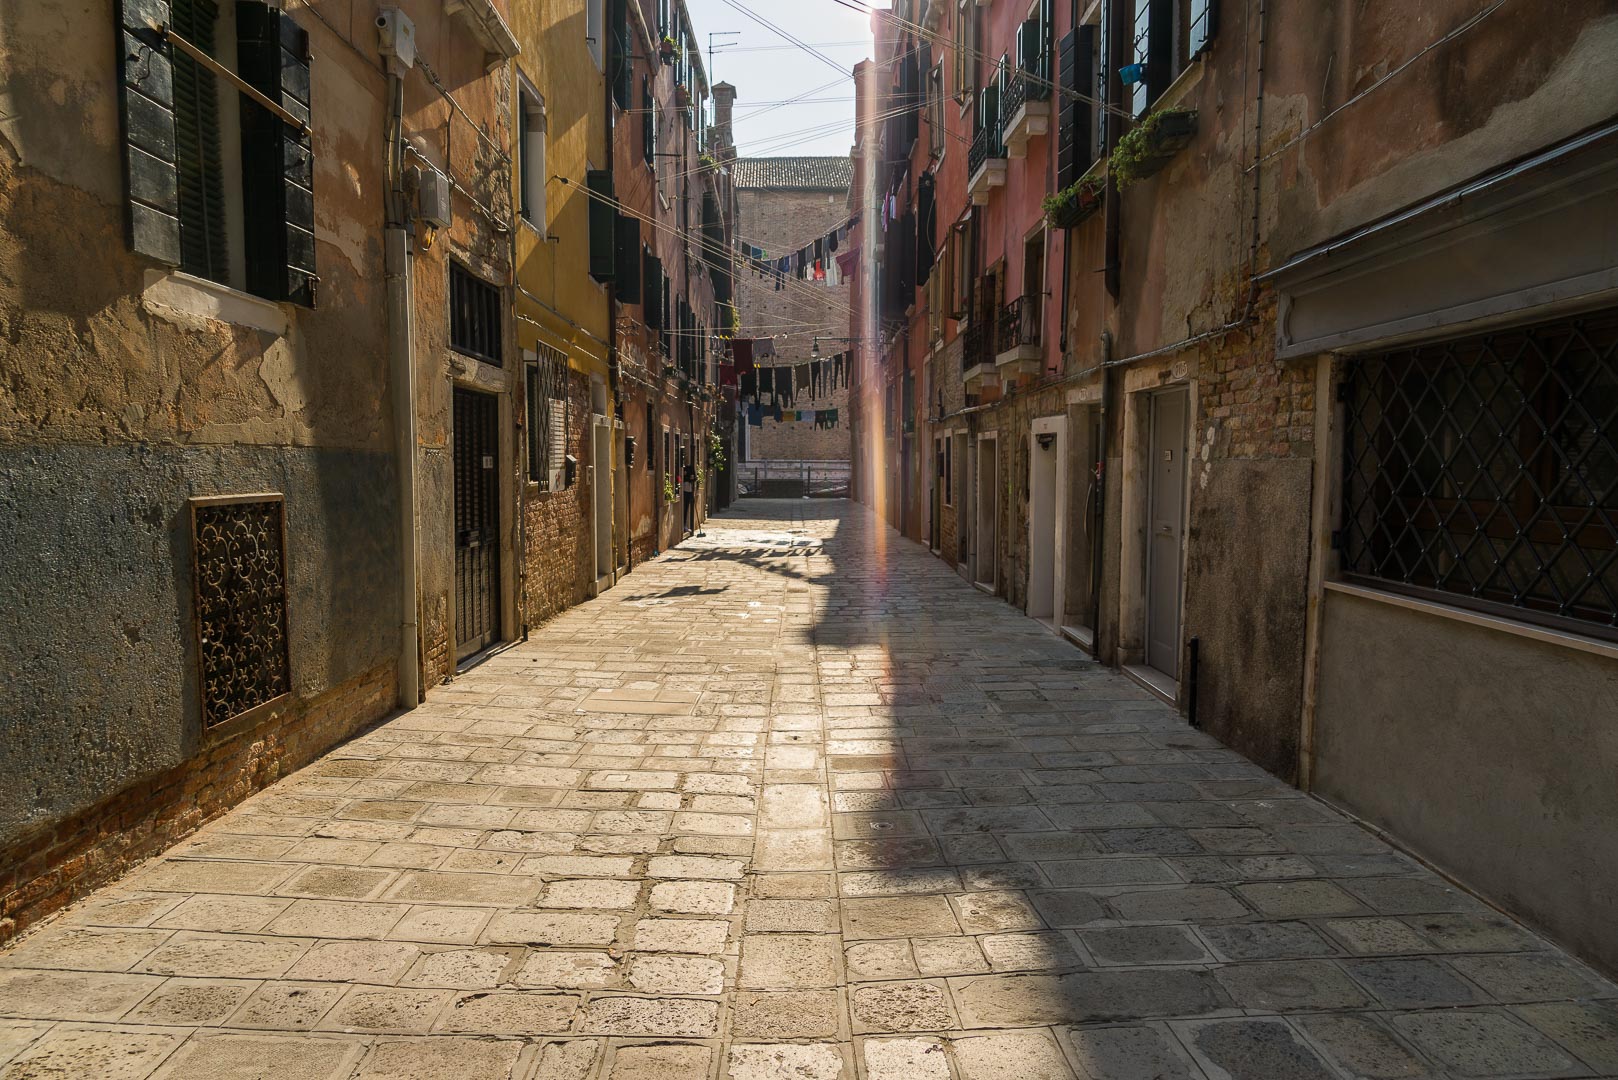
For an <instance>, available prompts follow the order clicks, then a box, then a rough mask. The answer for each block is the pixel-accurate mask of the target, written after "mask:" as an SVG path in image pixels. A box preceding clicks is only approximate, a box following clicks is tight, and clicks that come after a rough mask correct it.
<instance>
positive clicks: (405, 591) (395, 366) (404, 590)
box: [384, 73, 421, 709]
mask: <svg viewBox="0 0 1618 1080" xmlns="http://www.w3.org/2000/svg"><path fill="white" fill-rule="evenodd" d="M388 91H389V93H388V157H387V170H388V177H387V188H386V191H387V204H388V205H387V211H388V221H387V228H386V236H385V246H384V255H385V259H386V262H385V274H386V280H387V308H388V375H389V379H390V381H391V383H392V389H393V428H394V431H393V436H394V454H395V469H396V471H397V473H398V500H399V522H398V536H399V562H400V574H399V656H398V669H399V670H398V677H397V682H398V702H399V707H400V708H401V709H414V708H415V707H416V706H417V705H419V704H420V703H421V636H420V629H419V625H418V616H417V611H418V603H417V596H416V592H417V576H418V574H417V561H418V554H417V550H416V348H415V319H414V310H413V308H414V302H415V279H414V265H413V259H414V255H413V254H412V251H411V237H410V227H409V223H408V220H407V219H408V216H409V214H408V205H407V197H406V193H405V191H404V172H403V154H402V152H401V147H402V142H403V130H402V129H403V126H404V80H403V79H402V78H401V77H400V76H399V75H396V74H391V73H390V74H389V75H388Z"/></svg>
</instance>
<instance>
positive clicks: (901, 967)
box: [844, 939, 920, 979]
mask: <svg viewBox="0 0 1618 1080" xmlns="http://www.w3.org/2000/svg"><path fill="white" fill-rule="evenodd" d="M844 956H845V959H846V962H847V964H848V977H849V978H850V979H903V978H907V977H913V976H915V975H917V974H919V973H920V972H919V971H918V970H917V968H916V961H915V957H914V954H913V953H912V951H911V948H910V942H909V941H908V940H903V939H901V940H898V941H869V942H862V943H860V944H857V945H850V946H849V947H848V949H847V950H846V952H845V954H844Z"/></svg>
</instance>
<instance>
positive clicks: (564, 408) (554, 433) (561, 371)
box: [527, 344, 571, 491]
mask: <svg viewBox="0 0 1618 1080" xmlns="http://www.w3.org/2000/svg"><path fill="white" fill-rule="evenodd" d="M538 355H539V359H538V361H537V362H535V363H531V364H529V365H528V431H527V435H528V479H529V480H530V481H532V482H533V483H536V484H538V485H539V486H540V487H541V489H543V490H546V491H561V490H563V489H564V488H565V487H566V486H567V429H568V423H569V421H570V419H571V417H570V416H569V415H568V414H569V412H570V411H571V410H570V408H569V401H568V392H567V389H568V386H567V384H568V374H567V357H566V356H564V355H563V354H562V351H561V350H560V349H555V348H552V347H551V346H549V345H544V344H541V345H540V346H539V350H538Z"/></svg>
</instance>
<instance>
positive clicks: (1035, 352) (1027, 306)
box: [994, 294, 1045, 379]
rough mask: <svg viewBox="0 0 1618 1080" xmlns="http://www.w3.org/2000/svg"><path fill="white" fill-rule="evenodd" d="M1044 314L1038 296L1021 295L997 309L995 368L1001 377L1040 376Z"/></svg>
mask: <svg viewBox="0 0 1618 1080" xmlns="http://www.w3.org/2000/svg"><path fill="white" fill-rule="evenodd" d="M1043 312H1044V305H1043V304H1041V303H1040V297H1039V295H1038V294H1035V295H1033V296H1020V297H1018V298H1017V299H1015V300H1013V301H1012V302H1011V303H1009V304H1007V305H1006V306H1005V307H1003V308H1001V309H1000V318H999V320H997V326H996V328H995V329H996V335H995V336H996V339H997V340H996V343H995V350H994V352H995V355H994V366H995V370H996V371H997V372H999V374H1000V375H1002V376H1003V377H1005V378H1008V379H1010V378H1015V377H1016V376H1018V375H1038V374H1039V371H1040V364H1041V361H1042V360H1043V359H1044V352H1045V351H1044V349H1043V347H1042V346H1041V345H1040V337H1041V333H1040V331H1041V329H1042V327H1043V319H1042V315H1043Z"/></svg>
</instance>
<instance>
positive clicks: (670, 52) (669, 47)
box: [657, 37, 680, 64]
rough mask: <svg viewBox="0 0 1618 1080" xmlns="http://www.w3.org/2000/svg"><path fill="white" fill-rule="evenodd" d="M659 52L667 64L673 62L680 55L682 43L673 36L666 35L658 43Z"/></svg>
mask: <svg viewBox="0 0 1618 1080" xmlns="http://www.w3.org/2000/svg"><path fill="white" fill-rule="evenodd" d="M657 54H658V56H659V57H660V58H661V59H662V61H663V63H665V64H672V63H674V60H675V58H676V57H678V56H679V55H680V43H679V42H678V41H675V40H674V39H673V38H671V37H665V38H664V39H663V40H662V41H660V42H659V43H658V45H657Z"/></svg>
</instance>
